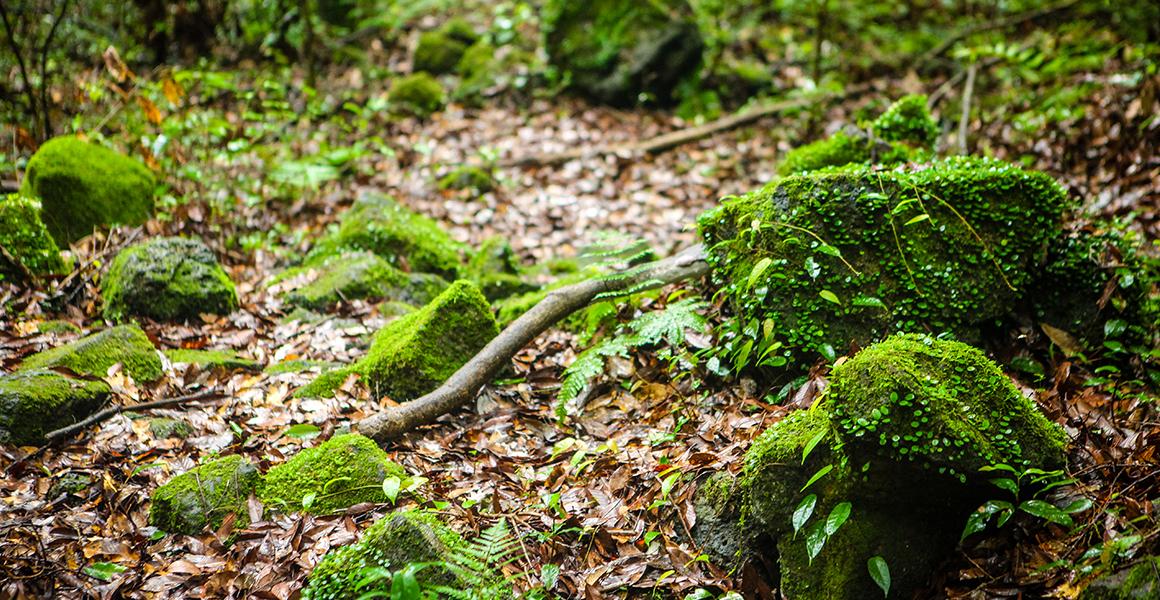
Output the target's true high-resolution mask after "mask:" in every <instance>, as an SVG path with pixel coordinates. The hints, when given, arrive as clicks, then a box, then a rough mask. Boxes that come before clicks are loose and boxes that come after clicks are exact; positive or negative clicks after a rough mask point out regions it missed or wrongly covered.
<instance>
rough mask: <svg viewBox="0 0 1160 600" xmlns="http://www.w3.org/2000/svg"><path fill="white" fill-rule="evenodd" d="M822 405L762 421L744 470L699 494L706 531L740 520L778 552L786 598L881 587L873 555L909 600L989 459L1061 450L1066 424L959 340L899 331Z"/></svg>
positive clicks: (1037, 459) (941, 552)
mask: <svg viewBox="0 0 1160 600" xmlns="http://www.w3.org/2000/svg"><path fill="white" fill-rule="evenodd" d="M824 402H825V403H824V404H823V405H820V406H817V407H814V408H811V409H810V410H803V411H798V412H796V413H793V414H791V415H790V416H789V417H787V418H785V419H783V420H782V421H779V422H778V423H776V424H775V425H773V426H772V427H770V428H769V429H768V430H766V431H765V433H763V434H762V435H761V436H760V437H759V438H758V439H757V440H756V441H755V442H754V444H753V446H752V447H751V448H750V450H749V451H748V453H747V454H746V459H745V469H744V471H743V473H742V475H741V477H740V479H739V480H738V481H737V482H736V483H731V482H728V481H727V480H726V481H715V482H714V483H713V484H712V485H707V486H704V487H703V489H704V491H703V492H700V493H699V498H698V505H699V508H701V510H702V512H703V514H704V517H705V518H704V519H702V518H699V519H698V521H705V524H704V525H699V526H698V529H699V531H697V532H695V533H696V534H697V536H698V537H700V538H702V539H704V540H706V541H707V542H710V543H712V544H714V547H717V548H721V547H722V544H721V543H720V539H721V538H722V536H723V534H722V530H723V529H724V530H727V529H728V520H730V519H732V523H733V524H734V529H733V535H734V536H735V537H736V538H737V539H741V540H743V543H742V544H741V545H740V546H741V548H740V549H739V550H738V551H737V552H739V553H742V554H745V553H757V554H762V555H765V556H768V557H774V556H776V557H778V560H779V566H780V571H781V572H780V581H781V582H782V592H783V593H784V594H785V595H786V597H788V598H790V599H798V598H809V599H811V600H812V599H815V598H819V599H832V600H855V599H860V598H871V597H877V596H879V595H880V594H881V591H880V590H879V589H878V587H877V585H876V584H875V583H874V582H873V581H872V580H871V578H870V576H869V574H868V572H867V569H866V562H867V560H868V559H869V558H871V557H872V556H882V557H883V558H885V559H886V561H887V563H888V564H889V568H890V572H891V577H892V580H893V585H892V588H891V590H892V591H891V594H892V596H893V595H895V594H896V595H897V597H899V598H907V597H910V596H911V594H912V593H913V592H914V591H915V590H918V589H921V588H922V586H923V585H925V583H926V582H927V580H928V579H929V577H930V575H931V574H932V572H933V570H934V568H935V567H936V566H937V564H938V563H939V561H941V560H942V559H943V558H945V556H946V555H947V554H948V553H949V552H950V551H951V550H953V548H954V545H955V543H956V542H957V540H958V537H959V533H960V532H961V531H962V528H963V525H964V523H965V522H966V519H967V516H968V515H969V514H970V512H971V510H972V509H974V508H975V507H977V506H978V504H979V503H980V502H981V501H982V500H983V499H984V496H986V495H987V493H989V492H988V490H987V487H986V480H987V478H988V475H987V474H986V473H980V472H979V468H980V467H983V466H987V465H990V464H996V463H1004V464H1009V465H1015V466H1018V467H1020V468H1030V467H1035V468H1043V469H1050V468H1058V467H1060V466H1061V465H1062V464H1063V461H1064V445H1065V441H1066V438H1065V437H1064V434H1063V431H1062V430H1061V429H1060V428H1059V427H1058V426H1056V425H1054V424H1053V423H1051V422H1049V421H1048V420H1047V419H1046V418H1045V417H1044V416H1043V415H1042V414H1041V413H1039V411H1038V410H1037V409H1036V407H1035V406H1034V405H1033V404H1032V403H1031V402H1030V401H1029V400H1028V399H1027V398H1025V397H1024V396H1023V395H1022V394H1020V393H1019V391H1018V390H1017V389H1016V388H1015V386H1014V384H1012V383H1011V382H1010V381H1009V380H1008V379H1007V378H1006V377H1005V376H1004V375H1003V373H1002V371H1000V370H999V368H998V366H997V365H995V363H993V362H992V361H990V360H989V359H987V358H986V357H985V356H984V355H983V354H982V352H980V351H978V350H976V349H974V348H972V347H970V346H968V345H966V344H963V343H960V342H953V341H940V340H936V339H933V338H929V337H924V336H914V335H903V336H896V337H893V338H890V339H888V340H886V341H884V342H881V343H879V344H875V345H872V346H870V347H868V348H866V349H865V350H863V351H862V352H860V353H858V354H857V355H855V356H854V357H853V358H852V359H850V360H848V361H846V362H844V363H842V364H839V365H837V366H835V368H834V371H833V374H832V377H831V388H830V391H829V394H828V396H827V400H825V401H824ZM807 449H808V450H807ZM827 469H828V470H827ZM823 470H826V471H825V473H824V474H823V475H822V476H821V477H820V478H819V479H817V480H816V481H815V482H813V483H812V484H810V485H807V483H808V482H809V481H810V479H811V478H812V477H813V476H814V475H815V474H817V473H819V472H822V471H823ZM811 494H812V495H814V496H815V499H816V505H815V508H814V510H813V513H812V514H813V516H812V520H809V521H807V523H806V524H805V525H804V527H803V530H802V531H800V532H798V533H797V534H796V535H795V534H794V530H793V514H794V511H795V510H796V509H798V508H799V507H800V506H802V502H803V501H804V500H806V498H807V496H808V495H811ZM847 502H848V503H850V506H851V511H850V516H849V520H848V521H847V522H846V523H845V525H843V526H842V527H840V528H839V529H838V531H837V532H836V533H835V534H834V535H832V536H831V537H830V538H829V540H828V541H826V542H825V545H824V547H823V548H822V550H821V552H820V554H818V556H817V557H816V558H814V559H813V561H812V565H811V561H810V559H809V557H808V554H807V543H808V542H807V540H810V539H814V538H815V537H816V536H817V535H818V534H819V532H820V531H821V528H824V527H825V522H826V520H827V516H828V515H829V514H831V511H833V510H834V509H835V507H837V506H839V505H841V504H843V503H847ZM725 548H726V549H728V546H725ZM726 558H735V557H733V556H729V557H726Z"/></svg>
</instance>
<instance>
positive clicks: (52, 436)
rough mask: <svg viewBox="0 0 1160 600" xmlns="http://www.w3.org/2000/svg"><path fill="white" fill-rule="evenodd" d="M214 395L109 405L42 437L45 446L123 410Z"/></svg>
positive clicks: (159, 405)
mask: <svg viewBox="0 0 1160 600" xmlns="http://www.w3.org/2000/svg"><path fill="white" fill-rule="evenodd" d="M214 396H221V394H220V393H219V392H216V391H214V390H202V391H200V392H195V393H193V394H187V395H185V396H178V397H176V398H165V399H164V400H154V401H152V402H142V403H140V404H130V405H128V406H120V405H118V406H110V407H109V408H106V409H104V410H101V411H98V412H95V413H93V414H91V415H89V416H88V417H86V418H84V419H82V420H80V421H78V422H76V423H73V424H72V425H69V426H68V427H62V428H60V429H57V430H55V431H50V432H48V433H46V434H44V439H45V442H46V443H45V445H46V446H47V445H50V444H52V443H53V442H56V441H57V440H59V439H61V438H63V437H66V436H69V435H72V434H73V433H76V432H77V431H80V430H81V429H84V428H85V427H88V426H89V425H93V424H94V423H100V422H101V421H104V420H105V419H108V418H110V417H113V416H116V415H119V414H121V413H123V412H125V411H136V410H150V409H154V408H167V407H170V406H177V405H180V404H186V403H189V402H197V401H199V400H205V399H207V398H211V397H214Z"/></svg>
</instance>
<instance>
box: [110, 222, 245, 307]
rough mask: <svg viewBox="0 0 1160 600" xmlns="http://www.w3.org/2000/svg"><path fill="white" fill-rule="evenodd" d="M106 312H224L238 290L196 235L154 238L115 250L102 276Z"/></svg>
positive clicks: (235, 300) (231, 303) (234, 299)
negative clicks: (192, 236)
mask: <svg viewBox="0 0 1160 600" xmlns="http://www.w3.org/2000/svg"><path fill="white" fill-rule="evenodd" d="M101 296H102V297H103V298H104V301H105V309H104V314H105V318H107V319H111V320H113V321H122V320H124V319H127V318H129V317H150V318H153V319H158V320H161V321H172V320H185V319H191V318H195V317H197V316H198V315H199V314H201V313H214V314H223V315H224V314H229V313H230V312H232V311H234V310H235V309H237V307H238V295H237V292H235V291H234V283H233V282H232V281H230V277H229V275H227V274H226V272H225V270H224V269H222V267H221V265H220V264H218V261H217V257H216V256H214V253H213V251H212V250H210V249H209V247H208V246H206V245H205V243H204V242H202V241H201V240H192V239H188V238H178V237H169V238H154V239H152V240H149V241H146V242H142V243H140V244H136V245H133V246H130V247H128V248H125V249H124V250H122V251H121V252H119V253H118V254H117V258H115V259H114V260H113V264H112V265H111V266H110V267H109V271H108V272H107V273H105V277H104V278H103V279H102V280H101Z"/></svg>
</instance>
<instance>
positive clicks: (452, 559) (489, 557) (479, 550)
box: [432, 519, 520, 600]
mask: <svg viewBox="0 0 1160 600" xmlns="http://www.w3.org/2000/svg"><path fill="white" fill-rule="evenodd" d="M519 550H520V541H519V539H518V538H516V537H515V536H513V535H512V533H511V530H510V529H509V528H508V525H507V520H506V519H501V520H500V521H499V522H497V523H496V524H495V525H492V526H491V527H488V528H487V529H485V530H483V531H482V532H481V533H480V534H479V536H478V537H476V538H475V539H473V540H471V541H469V542H465V543H464V544H463V545H461V546H458V547H456V548H452V549H451V552H450V553H449V554H448V556H447V558H446V560H445V561H444V563H443V564H444V565H445V566H446V568H447V570H448V571H450V572H451V573H452V574H454V575H455V577H456V579H457V580H458V583H459V586H458V587H456V588H448V587H445V586H437V587H434V588H432V591H435V592H436V593H438V594H439V596H440V597H441V598H444V597H445V598H453V599H455V600H490V599H492V598H502V597H509V596H510V588H511V583H512V580H513V579H514V577H503V576H502V571H501V570H500V568H501V567H503V566H504V565H507V564H508V563H511V562H514V561H516V560H519V558H520V554H519Z"/></svg>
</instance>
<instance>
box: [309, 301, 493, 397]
mask: <svg viewBox="0 0 1160 600" xmlns="http://www.w3.org/2000/svg"><path fill="white" fill-rule="evenodd" d="M497 334H499V327H498V325H496V322H495V318H494V317H492V314H491V309H490V307H489V306H488V304H487V299H486V298H484V297H483V294H482V293H481V292H480V291H479V288H477V287H475V285H474V284H472V283H471V282H469V281H465V280H460V281H456V282H455V283H453V284H451V287H449V288H447V291H445V292H443V293H442V294H440V295H439V297H437V298H435V300H433V301H431V303H430V304H428V305H427V306H424V307H423V308H421V309H419V310H417V311H415V312H412V313H410V314H406V315H403V316H402V317H399V318H398V319H396V320H394V321H392V322H391V323H389V324H388V325H387V326H386V327H384V328H383V329H381V330H380V331H379V332H378V333H377V334H376V335H375V340H374V343H373V344H372V345H371V349H370V352H368V353H367V356H366V357H364V358H363V359H361V360H359V361H358V362H356V363H355V364H353V365H351V366H349V367H345V368H343V369H338V370H335V371H331V372H329V373H324V374H323V375H322V376H321V377H319V378H318V379H316V380H314V382H312V383H311V384H310V385H308V386H306V387H305V388H303V389H302V390H300V392H299V394H300V395H324V396H328V395H331V394H333V390H334V388H336V387H337V386H338V385H340V384H341V383H342V382H343V381H344V380H345V379H346V377H347V376H348V375H350V374H351V373H358V374H359V375H361V376H362V377H363V381H364V383H365V384H366V385H368V386H369V387H370V388H371V389H372V390H373V391H374V393H375V395H376V396H381V395H384V394H385V395H387V396H389V397H391V398H393V399H395V400H398V401H404V400H413V399H415V398H418V397H419V396H422V395H423V394H425V393H427V392H429V391H431V390H433V389H435V388H436V387H438V386H439V385H440V384H442V383H443V382H444V381H446V380H447V378H448V377H450V376H451V375H452V374H453V373H455V371H456V370H458V369H459V367H461V366H463V364H464V363H466V362H467V361H468V360H469V359H470V358H471V357H473V356H475V354H476V353H477V352H479V351H480V350H481V349H483V347H484V345H486V344H487V343H488V342H489V341H491V339H492V338H494V337H495V336H496V335H497Z"/></svg>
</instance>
